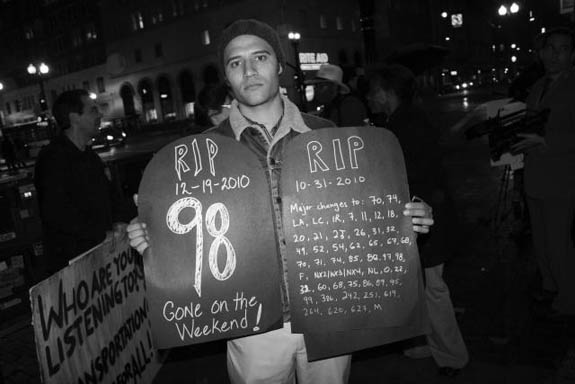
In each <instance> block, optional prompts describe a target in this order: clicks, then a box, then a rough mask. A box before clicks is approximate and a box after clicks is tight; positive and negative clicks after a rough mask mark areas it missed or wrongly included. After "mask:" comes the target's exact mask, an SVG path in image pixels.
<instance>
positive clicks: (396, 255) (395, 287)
mask: <svg viewBox="0 0 575 384" xmlns="http://www.w3.org/2000/svg"><path fill="white" fill-rule="evenodd" d="M366 181H367V177H365V176H360V175H358V176H355V177H348V178H341V177H336V178H335V179H333V180H331V179H326V178H320V179H314V180H313V181H312V182H308V181H300V180H297V181H296V184H297V186H296V189H297V190H298V191H303V190H306V189H308V188H317V189H322V188H338V187H344V186H345V185H349V184H351V183H364V182H366ZM403 205H404V203H403V202H402V201H401V200H400V199H399V198H398V196H397V194H385V195H368V196H358V197H357V198H356V197H352V198H349V199H347V200H341V201H325V202H314V203H312V204H309V203H307V204H306V203H297V202H292V203H291V204H290V206H289V212H290V214H291V217H292V223H291V225H292V228H293V229H294V231H293V234H292V236H293V238H292V239H291V240H292V241H293V242H294V243H295V246H296V248H295V252H296V255H297V260H296V265H297V281H298V283H299V284H298V285H299V286H298V292H299V294H300V298H301V300H302V301H303V307H302V308H303V314H304V316H305V317H323V316H326V315H327V316H334V315H335V316H337V315H345V316H349V314H352V313H361V312H368V313H369V312H374V311H383V310H384V308H385V307H386V302H389V301H395V300H399V299H401V295H402V289H401V287H402V285H403V277H404V276H405V275H406V274H407V273H408V271H409V266H408V263H406V257H405V255H404V251H403V249H404V248H405V247H407V246H411V245H412V244H413V238H412V237H411V236H409V234H404V233H402V231H401V227H400V218H401V217H402V216H403V209H404V208H403Z"/></svg>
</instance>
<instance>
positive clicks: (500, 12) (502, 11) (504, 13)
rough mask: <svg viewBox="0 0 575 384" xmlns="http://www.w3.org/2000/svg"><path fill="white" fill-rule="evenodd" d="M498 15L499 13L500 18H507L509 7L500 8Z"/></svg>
mask: <svg viewBox="0 0 575 384" xmlns="http://www.w3.org/2000/svg"><path fill="white" fill-rule="evenodd" d="M497 13H499V16H505V15H507V7H506V6H505V5H502V6H501V7H499V9H498V10H497Z"/></svg>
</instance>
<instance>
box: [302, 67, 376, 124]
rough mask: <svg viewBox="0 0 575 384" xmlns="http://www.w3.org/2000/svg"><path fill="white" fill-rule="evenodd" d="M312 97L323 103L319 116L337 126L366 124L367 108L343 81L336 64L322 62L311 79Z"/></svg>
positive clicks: (341, 71)
mask: <svg viewBox="0 0 575 384" xmlns="http://www.w3.org/2000/svg"><path fill="white" fill-rule="evenodd" d="M306 84H310V85H314V86H315V91H314V95H315V96H314V98H315V99H316V101H317V102H318V103H319V104H321V105H323V110H322V112H321V114H320V116H321V117H323V118H325V119H328V120H331V121H333V122H334V123H335V124H336V125H337V126H338V127H357V126H362V125H366V123H367V118H368V115H367V108H366V106H365V104H364V103H363V101H362V100H361V99H360V98H359V97H358V96H357V95H356V94H355V93H353V92H351V89H350V87H349V86H347V85H346V84H344V83H343V70H342V69H341V68H340V67H338V66H337V65H333V64H322V65H321V66H320V68H319V70H318V71H317V74H316V76H315V78H314V79H313V80H309V81H306Z"/></svg>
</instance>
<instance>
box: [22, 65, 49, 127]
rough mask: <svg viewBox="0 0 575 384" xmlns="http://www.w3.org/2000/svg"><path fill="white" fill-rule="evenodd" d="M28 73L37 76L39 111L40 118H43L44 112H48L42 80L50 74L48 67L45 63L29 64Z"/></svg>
mask: <svg viewBox="0 0 575 384" xmlns="http://www.w3.org/2000/svg"><path fill="white" fill-rule="evenodd" d="M27 70H28V73H29V74H30V75H32V76H34V75H37V76H38V82H39V84H40V110H41V114H42V117H44V116H45V113H46V111H47V110H48V102H47V100H46V92H45V91H44V78H43V76H44V75H46V74H48V72H50V67H48V65H47V64H45V63H43V62H42V63H40V64H38V65H34V64H29V65H28V68H27Z"/></svg>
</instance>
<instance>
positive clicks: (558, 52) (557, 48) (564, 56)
mask: <svg viewBox="0 0 575 384" xmlns="http://www.w3.org/2000/svg"><path fill="white" fill-rule="evenodd" d="M539 55H540V57H541V61H542V62H543V66H544V67H545V71H546V72H547V74H551V75H552V74H556V73H559V72H562V71H565V70H567V69H569V68H571V66H572V65H573V58H574V56H575V49H574V47H573V41H572V40H571V38H570V37H569V36H567V35H561V34H556V35H551V36H549V37H548V38H547V41H546V43H545V46H544V47H543V48H542V49H541V51H540V53H539Z"/></svg>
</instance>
